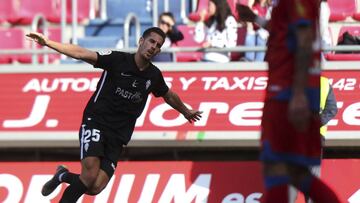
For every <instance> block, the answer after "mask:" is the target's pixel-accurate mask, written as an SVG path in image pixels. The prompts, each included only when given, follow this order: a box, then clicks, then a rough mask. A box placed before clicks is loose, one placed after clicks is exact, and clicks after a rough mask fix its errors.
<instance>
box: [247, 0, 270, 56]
mask: <svg viewBox="0 0 360 203" xmlns="http://www.w3.org/2000/svg"><path fill="white" fill-rule="evenodd" d="M271 3H272V0H255V1H254V4H253V6H252V10H253V12H254V13H255V14H257V15H258V16H260V17H262V18H265V19H267V20H269V19H270V16H271ZM250 25H252V26H248V30H247V34H246V38H245V46H251V47H253V46H265V45H266V42H267V39H268V37H269V32H268V31H267V30H266V29H264V28H262V27H260V26H259V25H257V24H256V23H252V24H250ZM264 58H265V52H245V58H244V60H246V61H264Z"/></svg>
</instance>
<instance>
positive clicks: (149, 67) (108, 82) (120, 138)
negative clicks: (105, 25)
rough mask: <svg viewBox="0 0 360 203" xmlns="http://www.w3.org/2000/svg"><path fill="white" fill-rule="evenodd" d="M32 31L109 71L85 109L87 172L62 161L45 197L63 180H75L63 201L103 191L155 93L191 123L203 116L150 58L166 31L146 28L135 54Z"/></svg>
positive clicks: (45, 43)
mask: <svg viewBox="0 0 360 203" xmlns="http://www.w3.org/2000/svg"><path fill="white" fill-rule="evenodd" d="M26 36H27V37H29V38H30V39H32V40H34V41H36V42H37V43H39V44H40V45H43V46H48V47H50V48H52V49H54V50H56V51H58V52H59V53H62V54H65V55H67V56H69V57H72V58H75V59H79V60H82V61H85V62H87V63H89V64H91V65H93V66H94V67H96V68H101V69H103V70H104V71H103V73H102V75H101V78H100V81H99V83H98V85H97V89H96V91H95V92H94V94H93V95H92V97H91V98H90V100H89V101H88V104H87V106H86V108H85V110H84V113H83V120H82V125H81V127H80V131H79V140H80V158H81V174H80V175H78V174H74V173H71V172H70V171H69V170H68V169H67V168H66V167H64V166H59V167H58V168H57V170H56V173H55V175H54V176H53V178H52V179H51V180H49V181H48V182H47V183H46V184H45V185H44V186H43V189H42V194H43V195H44V196H47V195H49V194H51V193H52V192H53V191H54V190H55V189H56V187H57V186H58V185H60V184H61V183H62V182H66V183H69V184H70V185H69V186H68V187H67V188H66V189H65V191H64V193H63V195H62V198H61V200H60V202H61V203H75V202H76V201H77V200H78V198H80V196H81V195H83V194H84V193H86V194H89V195H96V194H99V193H100V192H101V191H102V190H103V189H104V188H105V186H106V185H107V183H108V182H109V180H110V178H111V177H112V175H113V174H114V171H115V168H116V166H117V162H118V158H119V156H120V153H121V151H122V148H123V146H124V145H126V144H127V143H128V142H129V140H130V138H131V135H132V133H133V131H134V127H135V122H136V119H137V118H138V117H139V116H140V115H141V113H142V111H143V109H144V106H145V104H146V100H147V98H148V95H149V94H150V93H152V94H154V95H155V96H156V97H162V98H163V99H164V101H165V102H166V103H167V104H169V105H170V106H171V107H173V108H174V109H176V110H177V111H179V112H180V113H181V114H182V115H184V117H185V118H186V119H187V120H188V121H189V122H190V123H192V122H195V121H197V120H199V119H200V117H201V112H200V111H197V110H191V109H188V108H187V107H186V106H185V105H184V103H183V102H182V101H181V99H180V98H179V96H178V95H177V94H176V93H175V92H173V91H171V90H170V89H169V88H168V86H167V85H166V83H165V81H164V78H163V76H162V73H161V71H160V70H159V69H158V68H157V67H156V66H154V65H153V64H152V63H151V62H150V60H151V58H152V57H153V56H155V55H157V54H158V53H159V52H160V49H161V46H162V45H163V43H164V40H165V34H164V32H163V31H162V30H161V29H159V28H156V27H152V28H149V29H147V30H145V32H144V33H143V35H142V37H141V38H140V40H139V47H138V50H137V52H136V53H135V54H130V53H124V52H119V51H105V52H93V51H90V50H87V49H85V48H82V47H79V46H76V45H72V44H61V43H58V42H55V41H52V40H49V39H47V38H46V37H45V36H43V35H42V34H39V33H29V34H27V35H26Z"/></svg>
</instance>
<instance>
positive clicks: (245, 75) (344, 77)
mask: <svg viewBox="0 0 360 203" xmlns="http://www.w3.org/2000/svg"><path fill="white" fill-rule="evenodd" d="M164 75H165V77H166V81H167V83H168V84H169V86H171V87H172V89H173V90H174V91H176V92H177V93H178V94H179V95H180V96H181V98H182V99H183V101H184V102H185V103H187V104H188V105H189V106H191V107H192V108H194V109H200V110H202V111H203V112H204V113H203V118H202V119H201V120H200V121H199V122H197V123H195V124H194V125H192V124H189V123H188V122H187V121H186V120H185V119H184V118H183V117H182V116H181V115H179V114H178V113H177V112H176V111H175V110H173V109H171V107H169V106H168V105H167V104H165V103H164V102H163V100H162V99H158V98H155V97H153V96H151V97H150V98H149V100H148V103H147V105H146V108H145V110H144V113H143V114H142V116H141V117H140V118H139V119H138V122H137V125H136V131H137V132H142V131H146V132H148V131H162V132H163V131H178V132H187V131H222V132H227V131H237V132H239V131H244V132H245V131H246V132H252V131H253V132H258V131H259V125H260V117H261V115H262V112H261V109H262V106H263V94H264V89H265V88H266V85H267V77H266V72H265V71H241V72H238V71H223V72H222V71H198V72H165V73H164ZM325 75H327V76H328V77H329V78H330V79H331V81H332V84H333V87H334V92H335V95H336V98H337V101H338V107H339V112H338V114H337V116H336V118H335V119H333V120H332V121H331V122H330V123H329V130H330V131H342V132H347V131H359V130H360V102H359V101H360V94H359V88H360V72H359V71H352V70H339V71H327V72H325ZM99 76H100V73H98V72H96V73H94V72H91V73H90V72H89V73H26V74H25V73H23V74H22V73H14V74H0V86H1V89H0V95H1V99H0V106H1V108H0V115H1V116H0V134H1V133H2V132H5V131H6V132H16V131H21V132H34V131H35V132H39V131H42V132H49V131H50V132H67V131H77V130H78V128H79V125H80V122H81V116H82V111H83V108H84V107H85V105H86V102H87V100H88V99H89V97H90V95H91V94H92V92H93V91H94V90H95V88H96V84H97V81H98V80H99Z"/></svg>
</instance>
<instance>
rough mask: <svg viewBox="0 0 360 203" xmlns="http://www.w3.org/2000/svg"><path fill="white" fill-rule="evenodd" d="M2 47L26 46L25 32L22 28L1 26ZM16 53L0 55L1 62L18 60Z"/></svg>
mask: <svg viewBox="0 0 360 203" xmlns="http://www.w3.org/2000/svg"><path fill="white" fill-rule="evenodd" d="M0 42H1V43H0V49H2V50H6V49H23V48H25V40H24V32H23V30H22V29H20V28H7V29H5V28H0ZM16 57H17V56H16V55H14V54H11V55H10V54H9V55H0V63H11V62H13V61H14V60H16Z"/></svg>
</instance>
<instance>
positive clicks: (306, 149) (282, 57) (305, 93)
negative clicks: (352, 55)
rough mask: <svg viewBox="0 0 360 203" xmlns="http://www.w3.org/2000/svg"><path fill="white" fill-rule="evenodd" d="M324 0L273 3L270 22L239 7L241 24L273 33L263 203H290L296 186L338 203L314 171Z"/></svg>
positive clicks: (265, 115)
mask: <svg viewBox="0 0 360 203" xmlns="http://www.w3.org/2000/svg"><path fill="white" fill-rule="evenodd" d="M319 4H320V0H277V1H274V5H273V6H274V9H273V11H272V16H271V20H270V21H269V22H267V21H266V20H264V19H261V18H259V17H258V16H256V15H255V14H254V13H252V12H250V11H249V10H248V9H247V8H245V7H244V6H241V5H238V6H237V10H238V13H239V17H240V19H243V20H247V21H250V22H256V23H258V24H259V25H260V26H262V27H266V28H267V29H268V30H269V32H270V36H269V40H268V50H267V54H266V61H267V62H268V65H269V70H268V77H269V79H268V86H267V90H266V96H265V105H264V109H263V118H262V134H261V148H262V149H261V150H262V152H261V157H260V158H261V161H262V163H263V169H264V182H265V196H264V199H263V202H266V203H270V202H276V203H283V202H284V203H285V202H286V203H287V202H289V200H290V198H289V192H288V185H293V186H294V187H296V188H297V189H298V190H300V191H301V192H302V193H303V194H304V195H305V196H309V197H310V198H311V199H312V200H314V201H315V202H317V203H338V202H340V200H339V199H338V197H337V195H336V194H335V193H334V191H332V189H331V188H330V187H329V186H327V185H326V184H325V183H324V182H323V181H321V180H320V179H319V178H317V177H316V176H314V175H312V174H311V172H310V170H309V168H310V167H311V166H318V165H320V157H321V135H320V126H321V122H320V116H319V112H320V109H319V108H320V73H321V71H320V60H321V57H320V48H321V45H320V36H319V31H318V28H319V23H318V21H319Z"/></svg>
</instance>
